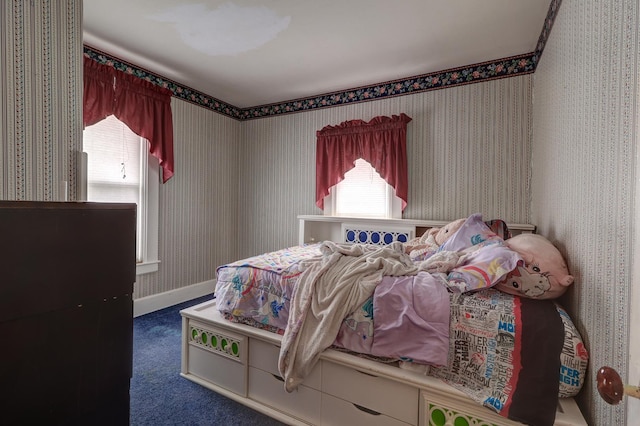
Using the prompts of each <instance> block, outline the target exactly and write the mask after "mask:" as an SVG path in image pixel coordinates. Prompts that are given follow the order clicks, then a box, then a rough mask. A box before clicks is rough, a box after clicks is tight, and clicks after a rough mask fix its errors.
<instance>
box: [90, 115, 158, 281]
mask: <svg viewBox="0 0 640 426" xmlns="http://www.w3.org/2000/svg"><path fill="white" fill-rule="evenodd" d="M96 124H98V123H96ZM139 138H140V150H141V151H140V174H141V181H140V189H139V191H140V193H139V198H140V204H141V205H140V206H138V208H137V209H136V216H137V223H136V240H138V239H139V240H140V244H139V247H136V275H143V274H148V273H152V272H156V271H158V264H159V263H160V260H159V257H158V233H159V223H158V216H159V214H158V212H159V202H160V200H159V192H160V164H159V161H158V159H157V158H155V157H154V156H153V155H151V154H150V153H149V141H148V140H147V139H145V138H142V137H139ZM83 149H84V148H83ZM88 172H89V171H88V154H87V153H86V152H84V151H80V161H79V167H78V174H79V178H80V179H79V184H80V188H79V191H78V201H88V182H89V173H88ZM140 218H144V219H143V220H139V219H140ZM138 248H139V250H138ZM138 256H140V258H141V260H140V261H138V259H137V257H138Z"/></svg>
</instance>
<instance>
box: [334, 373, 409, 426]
mask: <svg viewBox="0 0 640 426" xmlns="http://www.w3.org/2000/svg"><path fill="white" fill-rule="evenodd" d="M322 392H323V393H326V394H330V395H333V396H335V397H338V398H340V399H342V400H344V401H345V402H348V403H352V404H356V405H358V406H360V407H363V408H365V409H369V410H372V411H374V412H376V413H380V414H384V415H386V416H389V417H392V418H394V419H398V420H401V421H402V422H404V423H408V424H417V423H418V405H419V391H418V389H417V388H415V387H411V386H409V385H406V384H404V383H400V382H397V381H394V380H390V379H387V378H384V377H377V376H373V375H371V374H369V373H362V372H360V371H358V370H356V369H353V368H349V367H345V366H342V365H339V364H334V363H331V362H324V361H323V363H322ZM354 408H355V407H354ZM325 415H329V416H331V415H332V414H331V413H327V409H326V407H325V406H324V403H323V416H325ZM370 416H371V415H370ZM372 417H373V416H372ZM323 418H324V417H323Z"/></svg>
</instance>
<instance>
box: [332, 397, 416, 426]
mask: <svg viewBox="0 0 640 426" xmlns="http://www.w3.org/2000/svg"><path fill="white" fill-rule="evenodd" d="M322 425H323V426H324V425H327V426H331V425H336V426H341V425H350V426H360V425H362V426H407V425H409V423H405V422H402V421H400V420H397V419H394V418H393V417H389V416H386V415H384V414H381V413H379V412H376V411H374V410H370V409H367V408H365V407H362V406H358V405H357V404H353V403H350V402H348V401H345V400H343V399H340V398H336V397H334V396H331V395H328V394H326V393H323V394H322Z"/></svg>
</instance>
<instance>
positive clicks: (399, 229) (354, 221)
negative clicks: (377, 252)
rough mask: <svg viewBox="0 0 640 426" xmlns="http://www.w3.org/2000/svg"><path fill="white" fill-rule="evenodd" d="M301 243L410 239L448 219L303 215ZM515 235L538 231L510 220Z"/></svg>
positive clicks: (378, 241)
mask: <svg viewBox="0 0 640 426" xmlns="http://www.w3.org/2000/svg"><path fill="white" fill-rule="evenodd" d="M298 220H299V222H300V224H299V241H298V242H299V244H305V243H314V242H318V241H325V240H330V241H336V242H351V243H366V244H379V245H385V244H390V243H391V242H393V241H400V242H407V241H409V240H411V239H413V238H415V237H419V236H422V235H423V234H424V233H425V232H426V231H427V230H428V229H430V228H434V227H442V226H444V225H446V224H448V223H449V222H450V221H446V220H413V219H372V218H353V217H340V216H320V215H317V216H316V215H300V216H298ZM507 226H508V227H509V230H510V231H511V234H512V235H517V234H522V233H534V232H535V230H536V227H535V226H534V225H529V224H521V223H507Z"/></svg>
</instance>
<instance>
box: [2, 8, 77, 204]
mask: <svg viewBox="0 0 640 426" xmlns="http://www.w3.org/2000/svg"><path fill="white" fill-rule="evenodd" d="M0 23H1V25H0V48H1V50H0V52H1V53H0V63H1V64H2V66H0V82H2V84H1V85H0V87H2V103H0V142H1V143H0V199H4V200H7V199H8V200H39V201H63V200H64V194H65V187H67V188H68V191H69V198H70V199H74V197H75V188H76V168H75V167H76V155H77V152H78V151H79V150H80V146H81V145H80V144H81V141H82V68H81V67H82V1H81V0H58V1H36V2H32V1H3V2H1V3H0ZM5 82H6V83H5ZM5 100H6V102H5ZM65 182H66V183H65Z"/></svg>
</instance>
